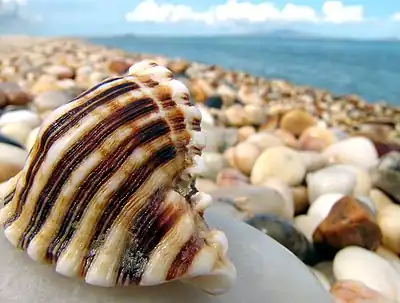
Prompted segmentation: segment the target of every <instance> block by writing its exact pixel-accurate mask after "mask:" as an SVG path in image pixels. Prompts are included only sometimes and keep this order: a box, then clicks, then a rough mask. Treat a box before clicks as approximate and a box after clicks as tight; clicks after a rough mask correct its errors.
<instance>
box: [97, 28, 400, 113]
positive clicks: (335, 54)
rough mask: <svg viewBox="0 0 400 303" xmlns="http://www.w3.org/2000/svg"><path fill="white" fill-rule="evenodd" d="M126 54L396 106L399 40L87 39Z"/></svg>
mask: <svg viewBox="0 0 400 303" xmlns="http://www.w3.org/2000/svg"><path fill="white" fill-rule="evenodd" d="M89 40H90V41H91V42H94V43H97V44H103V45H106V46H110V47H115V48H120V49H124V50H126V51H132V52H143V53H148V54H157V55H164V56H168V57H171V58H178V57H179V58H184V59H187V60H190V61H196V62H201V63H206V64H216V65H220V66H222V67H224V68H227V69H230V70H237V71H245V72H247V73H250V74H252V75H256V76H263V77H266V78H271V79H272V78H274V79H285V80H289V81H290V82H292V83H294V84H298V85H308V86H313V87H317V88H322V89H326V90H328V91H330V92H332V93H333V94H335V95H344V94H357V95H359V96H361V97H362V98H364V99H365V100H366V101H368V102H386V103H389V104H391V105H395V106H400V41H394V40H393V41H390V40H382V41H372V40H370V41H361V40H339V39H305V38H271V37H263V36H243V37H232V36H229V37H136V36H121V37H108V38H104V37H102V38H90V39H89Z"/></svg>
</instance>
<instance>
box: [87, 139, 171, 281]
mask: <svg viewBox="0 0 400 303" xmlns="http://www.w3.org/2000/svg"><path fill="white" fill-rule="evenodd" d="M174 150H175V148H174V147H173V146H171V145H166V146H165V147H164V148H163V149H160V150H158V151H157V152H156V153H158V154H156V153H155V155H153V157H152V158H151V159H149V161H148V163H147V165H143V166H141V167H140V168H139V174H136V176H135V175H133V176H131V178H130V179H131V180H127V182H126V183H125V184H126V186H125V187H121V188H120V191H119V193H118V194H119V195H120V196H122V197H121V198H122V200H121V198H119V197H118V196H117V197H115V200H116V201H119V203H118V207H119V209H118V214H117V213H115V218H109V219H110V220H109V223H108V226H106V225H103V229H104V230H109V232H108V234H107V236H106V240H105V241H104V244H103V245H102V247H101V249H100V251H99V252H98V253H97V254H96V255H94V256H93V257H92V260H90V259H88V260H87V262H86V265H85V267H86V268H87V269H86V270H85V272H86V275H87V276H89V278H88V279H89V280H90V276H92V275H93V274H94V273H93V272H94V271H96V268H98V267H99V266H98V264H101V263H102V262H113V264H114V263H115V262H116V260H107V254H106V251H107V248H112V247H115V243H114V242H117V241H119V240H117V239H113V238H112V234H113V233H118V232H117V230H118V229H121V228H123V229H124V230H125V229H126V228H127V226H130V225H131V224H132V222H134V221H135V219H134V218H135V217H136V216H137V214H138V211H140V209H143V208H145V207H146V206H145V203H146V202H147V201H149V197H151V196H152V195H153V194H154V191H155V189H157V188H164V186H163V185H160V184H168V183H171V181H172V180H171V178H170V175H171V174H170V173H165V170H168V169H169V170H170V171H174V170H175V168H176V167H177V164H176V158H175V157H176V154H175V152H174ZM159 154H164V156H163V157H160V156H159ZM132 180H135V181H136V183H131V181H132ZM127 183H130V184H131V185H130V186H129V184H127ZM125 236H126V235H125ZM94 241H95V239H94ZM92 243H93V241H92ZM110 266H111V265H110ZM115 282H116V280H113V282H112V283H115Z"/></svg>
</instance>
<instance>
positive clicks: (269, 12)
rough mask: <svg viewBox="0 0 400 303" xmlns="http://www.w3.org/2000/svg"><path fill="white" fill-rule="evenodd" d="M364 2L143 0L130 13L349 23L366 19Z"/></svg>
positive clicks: (158, 18)
mask: <svg viewBox="0 0 400 303" xmlns="http://www.w3.org/2000/svg"><path fill="white" fill-rule="evenodd" d="M363 15H364V10H363V6H362V5H352V6H345V5H343V3H342V2H340V1H326V2H325V3H324V5H323V6H322V12H321V13H317V12H316V11H315V10H314V9H313V8H312V7H310V6H305V5H296V4H292V3H288V4H286V5H285V6H284V7H283V8H282V9H279V8H278V7H277V6H276V5H275V4H273V3H272V2H261V3H257V4H253V3H251V2H245V1H240V0H227V2H226V3H224V4H221V5H216V6H211V7H209V8H208V9H207V10H205V11H196V10H194V9H193V8H192V7H191V6H188V5H185V4H178V5H174V4H158V3H157V2H156V1H155V0H144V1H142V2H141V3H139V4H138V5H137V6H136V8H135V9H134V10H133V11H131V12H129V13H127V14H126V16H125V18H126V20H127V21H130V22H156V23H164V22H179V21H198V22H205V23H207V24H215V23H219V22H226V21H246V22H251V23H257V22H267V21H284V22H293V21H300V22H330V23H347V22H360V21H362V20H363Z"/></svg>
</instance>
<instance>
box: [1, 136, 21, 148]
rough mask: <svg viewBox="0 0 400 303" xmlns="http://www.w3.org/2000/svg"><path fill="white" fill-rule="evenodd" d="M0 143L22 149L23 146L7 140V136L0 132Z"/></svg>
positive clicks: (10, 139) (9, 139)
mask: <svg viewBox="0 0 400 303" xmlns="http://www.w3.org/2000/svg"><path fill="white" fill-rule="evenodd" d="M0 143H4V144H8V145H12V146H15V147H19V148H22V149H23V148H24V146H23V145H22V144H20V143H19V142H18V141H16V140H14V139H13V138H9V137H8V136H7V134H4V133H3V132H0Z"/></svg>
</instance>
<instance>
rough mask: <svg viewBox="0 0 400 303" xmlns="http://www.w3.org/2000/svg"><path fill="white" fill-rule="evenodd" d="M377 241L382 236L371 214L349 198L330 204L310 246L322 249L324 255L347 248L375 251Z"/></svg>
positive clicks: (366, 208) (353, 199)
mask: <svg viewBox="0 0 400 303" xmlns="http://www.w3.org/2000/svg"><path fill="white" fill-rule="evenodd" d="M381 239H382V233H381V230H380V229H379V226H378V224H377V222H376V220H375V217H374V215H373V213H372V211H371V210H370V209H369V208H368V207H366V205H365V204H364V203H362V202H360V201H358V200H357V199H355V198H353V197H349V196H345V197H343V198H341V199H340V200H339V201H337V202H336V203H335V204H334V205H333V207H332V208H331V210H330V212H329V214H328V216H326V217H325V219H324V220H323V221H322V222H321V223H320V224H319V226H318V227H317V229H316V230H315V231H314V234H313V243H314V245H316V246H318V248H319V249H321V250H322V249H324V250H326V251H327V253H326V254H325V255H328V254H329V253H328V252H329V251H332V252H333V253H336V251H338V250H340V249H342V248H344V247H347V246H351V245H356V246H360V247H364V248H367V249H370V250H375V249H377V248H378V247H379V245H380V243H381Z"/></svg>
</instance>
